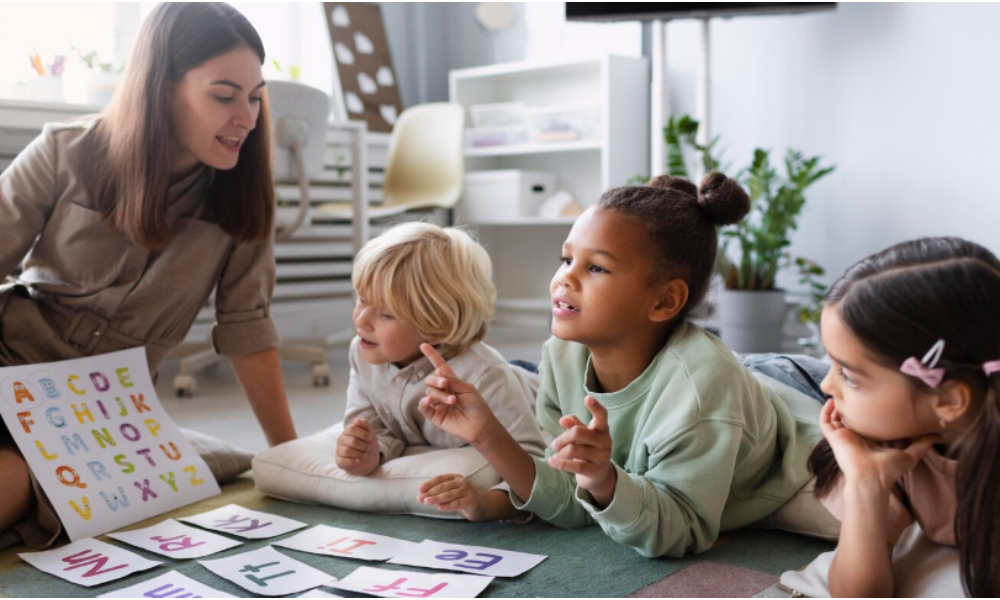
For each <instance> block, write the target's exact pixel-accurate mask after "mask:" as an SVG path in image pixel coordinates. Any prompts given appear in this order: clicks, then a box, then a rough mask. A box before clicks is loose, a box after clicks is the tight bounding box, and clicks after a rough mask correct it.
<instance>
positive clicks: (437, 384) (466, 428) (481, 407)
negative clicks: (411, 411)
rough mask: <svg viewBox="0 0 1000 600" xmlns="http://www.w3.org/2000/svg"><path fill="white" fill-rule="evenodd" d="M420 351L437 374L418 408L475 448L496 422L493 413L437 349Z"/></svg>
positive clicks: (429, 380) (423, 346) (428, 347)
mask: <svg viewBox="0 0 1000 600" xmlns="http://www.w3.org/2000/svg"><path fill="white" fill-rule="evenodd" d="M420 351H421V352H423V353H424V356H426V357H427V358H429V359H430V361H431V364H433V365H434V372H433V373H431V374H430V375H428V376H427V379H425V380H424V382H425V383H426V384H427V395H426V396H424V397H423V398H422V399H421V400H420V404H419V405H418V409H419V410H420V413H421V414H422V415H424V417H426V418H427V419H428V420H430V421H431V422H432V423H434V424H435V425H437V426H438V427H440V428H441V429H443V430H444V431H446V432H448V433H450V434H451V435H453V436H455V437H458V438H460V439H462V440H465V441H466V442H468V443H470V444H475V443H476V442H477V441H479V440H480V438H481V436H482V434H483V432H484V431H486V428H487V426H488V425H490V424H491V422H492V421H494V420H496V417H495V416H494V415H493V411H492V410H490V407H489V405H488V404H486V401H485V400H483V397H482V396H481V395H480V394H479V390H477V389H476V386H474V385H472V384H469V383H466V382H464V381H462V380H461V379H459V378H458V377H457V376H456V375H455V372H454V371H452V370H451V367H450V366H449V365H448V362H447V361H446V360H445V359H444V358H443V357H442V356H441V355H440V354H438V351H437V350H435V349H434V347H433V346H431V345H430V344H421V345H420Z"/></svg>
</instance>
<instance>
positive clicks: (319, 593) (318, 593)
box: [296, 588, 343, 598]
mask: <svg viewBox="0 0 1000 600" xmlns="http://www.w3.org/2000/svg"><path fill="white" fill-rule="evenodd" d="M296 598H343V596H340V595H337V594H331V593H330V592H327V591H324V590H321V589H319V588H316V589H314V590H309V591H308V592H306V593H304V594H299V595H298V596H296Z"/></svg>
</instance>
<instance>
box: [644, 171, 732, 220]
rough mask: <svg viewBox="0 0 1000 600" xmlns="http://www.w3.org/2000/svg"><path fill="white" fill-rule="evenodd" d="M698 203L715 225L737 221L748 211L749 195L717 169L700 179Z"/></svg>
mask: <svg viewBox="0 0 1000 600" xmlns="http://www.w3.org/2000/svg"><path fill="white" fill-rule="evenodd" d="M657 179H659V177H657ZM689 185H691V187H694V185H693V184H689ZM698 204H700V205H701V208H702V210H704V211H705V214H706V215H707V216H708V218H709V220H711V221H712V223H714V224H716V225H733V224H735V223H739V222H740V220H741V219H743V217H745V216H747V213H749V212H750V197H749V196H747V193H746V190H744V189H743V186H741V185H740V184H739V183H737V181H736V180H735V179H730V178H729V177H726V176H725V175H723V174H722V173H720V172H718V171H712V172H711V173H709V174H708V175H705V178H704V179H702V180H701V189H700V190H698Z"/></svg>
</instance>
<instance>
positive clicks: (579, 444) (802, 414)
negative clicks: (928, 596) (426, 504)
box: [421, 173, 821, 557]
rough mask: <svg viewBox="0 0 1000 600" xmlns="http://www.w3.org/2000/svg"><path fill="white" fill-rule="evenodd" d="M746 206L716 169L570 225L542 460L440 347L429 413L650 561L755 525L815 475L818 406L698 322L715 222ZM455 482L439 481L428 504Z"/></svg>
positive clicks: (616, 195)
mask: <svg viewBox="0 0 1000 600" xmlns="http://www.w3.org/2000/svg"><path fill="white" fill-rule="evenodd" d="M749 206H750V204H749V199H748V198H747V195H746V193H745V192H744V191H743V189H742V188H740V186H739V185H738V184H737V183H736V182H735V181H733V180H731V179H727V178H726V177H725V176H723V175H721V174H719V173H710V174H709V175H708V176H707V177H706V178H705V180H704V181H703V182H702V185H701V189H698V188H697V187H696V186H695V185H694V184H692V183H691V182H689V181H687V180H684V179H677V178H671V177H666V176H663V177H658V178H656V179H655V180H653V182H652V183H651V184H649V185H647V186H628V187H621V188H615V189H612V190H610V191H608V192H606V193H605V194H604V196H603V197H602V198H601V199H600V201H598V202H597V204H596V205H595V206H593V207H591V208H590V209H588V210H587V211H586V212H585V213H584V214H583V215H582V216H581V217H580V218H579V219H578V220H577V221H576V223H575V224H574V225H573V228H572V230H571V231H570V234H569V237H568V238H567V239H566V241H565V243H564V244H563V248H562V257H561V258H560V266H559V269H558V270H557V271H556V274H555V276H554V277H553V279H552V283H551V287H550V292H551V297H552V315H553V321H552V333H553V335H554V337H553V338H552V339H550V340H549V341H548V342H546V343H545V346H544V347H543V350H542V363H541V389H540V390H539V394H538V401H537V417H538V420H539V423H540V424H541V426H542V427H543V428H544V429H545V430H546V431H547V432H548V433H549V434H550V435H551V436H552V438H554V441H553V443H552V445H551V447H550V449H549V450H548V452H547V457H546V458H544V459H533V458H532V457H531V456H529V455H528V454H527V453H525V452H524V451H523V450H521V449H520V447H519V446H518V445H517V443H516V442H515V441H514V439H513V438H512V437H511V436H510V434H509V433H507V431H505V430H504V428H503V427H502V426H500V424H499V422H498V421H497V419H496V418H495V417H494V416H493V415H492V413H490V411H489V408H488V406H487V405H486V404H485V403H484V402H483V400H482V399H481V398H480V397H479V395H478V392H477V391H476V389H475V387H473V386H471V385H469V384H468V383H466V382H463V381H461V380H459V379H458V378H456V377H455V376H454V373H452V372H451V370H450V368H449V367H448V365H447V363H446V362H444V361H443V360H442V359H441V358H440V357H439V356H438V355H437V354H436V353H435V352H434V351H433V349H432V348H430V347H429V346H424V351H425V353H426V354H427V355H428V356H429V357H431V358H432V360H433V361H434V362H435V365H436V366H437V367H438V369H437V371H436V372H435V373H434V374H432V375H431V376H429V377H428V378H427V385H428V396H427V397H426V398H424V399H423V400H422V401H421V410H422V411H423V412H424V414H425V415H427V416H428V418H429V419H431V420H433V422H434V423H436V424H437V425H438V426H439V427H441V428H443V429H445V430H446V431H448V432H449V433H452V434H453V435H456V436H458V437H460V438H462V439H465V440H466V441H468V442H469V443H470V444H472V445H473V446H475V447H476V448H477V449H478V450H479V451H480V452H481V453H482V454H483V456H485V457H486V458H487V459H488V460H489V462H490V463H491V464H492V465H493V467H494V468H496V470H497V471H498V472H499V473H500V475H501V476H502V477H503V478H504V480H505V481H506V482H507V484H508V485H509V486H510V499H511V501H512V503H513V504H514V506H515V507H517V508H519V509H522V510H525V511H530V512H533V513H535V514H537V515H538V516H539V517H541V518H542V519H545V520H546V521H549V522H551V523H553V524H555V525H557V526H559V527H580V526H583V525H587V524H590V523H594V522H597V523H598V524H599V525H600V526H601V527H602V528H603V529H604V531H605V532H606V533H607V534H608V535H609V536H610V537H611V538H613V539H614V540H615V541H617V542H619V543H621V544H625V545H627V546H629V547H632V548H634V549H635V550H636V551H638V552H639V553H641V554H643V555H645V556H661V555H668V556H674V557H679V556H683V555H684V554H685V553H687V552H702V551H704V550H707V549H708V548H710V547H711V546H712V544H713V543H714V542H715V540H716V538H717V537H718V535H719V532H720V531H724V530H728V529H734V528H737V527H741V526H744V525H748V524H750V523H753V522H755V521H758V520H760V519H762V518H764V517H765V516H768V515H769V514H770V513H772V512H774V511H775V510H776V509H778V508H779V507H780V506H781V505H782V504H784V503H785V502H786V501H788V500H789V499H790V498H791V497H792V496H793V495H794V494H795V493H796V492H797V491H798V490H799V489H800V488H802V487H803V485H804V484H805V483H806V482H807V481H808V480H809V479H810V475H809V472H808V469H807V468H806V459H807V457H808V455H809V453H810V451H811V450H812V449H813V447H814V446H815V444H816V443H817V442H818V441H819V439H820V437H821V434H820V432H819V427H818V424H817V423H818V416H819V408H820V404H819V403H818V402H816V401H815V400H814V399H813V398H811V397H809V396H807V395H805V394H803V393H801V392H799V391H797V390H795V389H792V388H791V387H788V386H785V385H783V384H781V383H778V382H777V381H775V380H773V379H770V378H769V377H766V376H760V377H756V376H754V375H752V374H751V373H750V372H749V371H747V369H746V368H744V367H743V366H742V365H741V364H740V362H739V360H738V359H737V358H736V357H735V356H734V355H733V353H732V352H731V351H730V350H729V349H728V348H727V347H726V346H725V345H723V344H722V342H720V341H719V340H718V339H717V338H715V337H714V336H712V335H711V334H709V333H707V332H705V331H704V330H702V329H700V328H699V327H697V326H695V325H694V324H692V323H690V322H688V315H689V314H690V312H691V310H692V309H693V308H694V307H696V306H697V304H698V303H699V302H700V301H701V300H702V298H703V297H704V295H705V291H706V288H707V287H708V284H709V280H710V278H711V275H712V270H713V264H714V262H715V256H716V247H717V241H718V240H717V237H716V228H717V227H718V226H719V225H725V224H729V223H735V222H737V221H739V220H740V219H741V218H742V217H743V216H745V215H746V214H747V212H748V210H749ZM454 493H455V492H454V491H451V490H440V491H436V490H427V491H426V492H425V494H426V495H427V496H428V499H429V500H430V502H431V503H435V502H451V501H452V495H453V494H454Z"/></svg>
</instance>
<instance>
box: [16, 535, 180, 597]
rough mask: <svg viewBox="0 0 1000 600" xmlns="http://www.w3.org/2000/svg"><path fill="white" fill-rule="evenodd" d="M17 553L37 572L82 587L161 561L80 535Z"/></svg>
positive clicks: (109, 579)
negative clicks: (40, 549) (60, 544)
mask: <svg viewBox="0 0 1000 600" xmlns="http://www.w3.org/2000/svg"><path fill="white" fill-rule="evenodd" d="M18 556H20V557H21V559H22V560H23V561H25V562H26V563H28V564H30V565H31V566H33V567H35V568H36V569H38V570H39V571H44V572H46V573H48V574H49V575H55V576H56V577H59V578H61V579H65V580H66V581H69V582H70V583H75V584H77V585H82V586H86V587H92V586H95V585H100V584H102V583H107V582H109V581H114V580H116V579H121V578H122V577H125V576H126V575H131V574H132V573H137V572H139V571H145V570H146V569H152V568H153V567H155V566H157V565H160V564H163V563H158V562H156V561H152V560H146V559H145V558H143V557H141V556H139V555H138V554H136V553H134V552H129V551H128V550H124V549H122V548H119V547H118V546H113V545H111V544H106V543H104V542H101V541H98V540H95V539H93V538H84V539H82V540H80V541H77V542H73V543H72V544H67V545H65V546H63V547H61V548H56V549H55V550H45V551H43V552H23V553H21V554H18Z"/></svg>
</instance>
